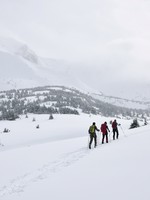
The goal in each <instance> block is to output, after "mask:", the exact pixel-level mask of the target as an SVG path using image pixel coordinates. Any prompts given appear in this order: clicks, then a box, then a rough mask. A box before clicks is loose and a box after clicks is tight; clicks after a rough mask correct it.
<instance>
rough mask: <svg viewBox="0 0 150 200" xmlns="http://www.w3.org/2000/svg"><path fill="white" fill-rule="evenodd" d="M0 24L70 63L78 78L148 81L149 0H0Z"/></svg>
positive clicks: (45, 52) (104, 81)
mask: <svg viewBox="0 0 150 200" xmlns="http://www.w3.org/2000/svg"><path fill="white" fill-rule="evenodd" d="M0 23H1V25H2V27H3V34H6V33H7V34H8V35H10V36H11V35H13V36H14V37H16V38H17V39H20V40H22V41H24V42H27V43H28V44H29V45H30V47H31V48H33V49H34V50H35V51H36V52H38V54H39V55H42V56H47V57H52V58H56V59H64V60H68V61H70V62H72V63H73V64H72V67H75V69H76V70H78V69H80V70H81V71H82V73H84V77H83V79H86V77H88V78H89V75H90V76H91V77H95V73H96V75H97V76H98V77H100V80H101V84H102V85H106V84H107V83H109V84H114V86H115V84H118V83H122V84H124V83H128V86H129V83H130V84H131V83H132V82H134V81H135V82H139V83H140V82H143V81H147V82H148V83H149V73H150V67H149V65H150V56H149V52H150V26H149V23H150V1H149V0H126V1H123V0H105V1H102V0H76V1H74V0H55V1H54V0H51V1H50V0H13V1H9V0H5V1H2V0H1V1H0ZM87 72H88V73H87ZM86 74H87V75H86ZM98 77H97V78H95V79H96V80H98ZM95 79H94V80H93V81H92V82H93V84H94V83H95V84H94V87H95V85H97V84H98V81H96V80H95ZM125 85H126V84H125Z"/></svg>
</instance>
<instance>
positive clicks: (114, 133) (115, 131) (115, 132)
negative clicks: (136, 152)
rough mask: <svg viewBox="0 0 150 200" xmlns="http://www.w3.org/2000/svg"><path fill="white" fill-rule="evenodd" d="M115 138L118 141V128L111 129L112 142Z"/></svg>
mask: <svg viewBox="0 0 150 200" xmlns="http://www.w3.org/2000/svg"><path fill="white" fill-rule="evenodd" d="M115 136H116V138H117V139H118V137H119V132H118V128H114V129H113V140H115Z"/></svg>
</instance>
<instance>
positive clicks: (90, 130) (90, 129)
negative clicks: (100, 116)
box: [89, 125, 95, 134]
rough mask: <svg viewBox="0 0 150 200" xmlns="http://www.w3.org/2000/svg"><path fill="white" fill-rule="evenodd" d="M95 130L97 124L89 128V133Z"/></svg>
mask: <svg viewBox="0 0 150 200" xmlns="http://www.w3.org/2000/svg"><path fill="white" fill-rule="evenodd" d="M94 132H95V126H94V125H91V126H90V128H89V134H92V133H94Z"/></svg>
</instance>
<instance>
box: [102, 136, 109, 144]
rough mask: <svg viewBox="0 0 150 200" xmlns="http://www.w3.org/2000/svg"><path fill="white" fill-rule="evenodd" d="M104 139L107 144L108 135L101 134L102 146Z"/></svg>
mask: <svg viewBox="0 0 150 200" xmlns="http://www.w3.org/2000/svg"><path fill="white" fill-rule="evenodd" d="M105 137H106V143H108V133H103V137H102V144H103V143H104V140H105Z"/></svg>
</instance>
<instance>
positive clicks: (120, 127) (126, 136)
mask: <svg viewBox="0 0 150 200" xmlns="http://www.w3.org/2000/svg"><path fill="white" fill-rule="evenodd" d="M120 128H121V130H122V132H123V134H124V136H125V137H127V136H126V134H125V132H124V130H123V128H122V126H121V124H120Z"/></svg>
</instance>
